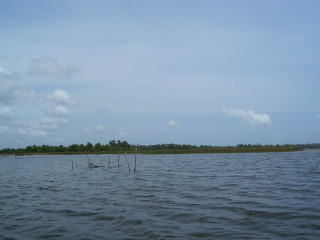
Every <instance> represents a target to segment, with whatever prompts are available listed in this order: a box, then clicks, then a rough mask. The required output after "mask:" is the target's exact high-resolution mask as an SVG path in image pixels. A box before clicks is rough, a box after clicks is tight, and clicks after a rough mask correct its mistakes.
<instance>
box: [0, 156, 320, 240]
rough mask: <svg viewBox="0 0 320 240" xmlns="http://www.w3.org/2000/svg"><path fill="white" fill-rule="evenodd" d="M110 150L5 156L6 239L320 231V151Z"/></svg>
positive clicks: (0, 180) (1, 171)
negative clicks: (144, 152) (167, 152)
mask: <svg viewBox="0 0 320 240" xmlns="http://www.w3.org/2000/svg"><path fill="white" fill-rule="evenodd" d="M108 157H109V156H108V155H89V158H90V159H91V161H92V162H94V163H95V164H97V165H98V164H99V165H100V164H101V165H104V166H105V167H103V168H95V169H88V168H87V158H86V156H85V155H80V156H75V155H72V156H24V157H23V158H19V159H16V158H15V157H14V156H7V157H2V158H0V167H1V168H0V190H1V191H0V239H21V240H25V239H320V167H319V163H320V151H303V152H292V153H259V154H257V153H249V154H192V155H138V164H137V171H136V172H134V171H132V170H131V172H129V171H128V167H127V163H126V162H125V158H124V157H123V156H121V159H120V167H118V166H117V156H116V155H111V164H110V165H109V164H108ZM71 159H72V160H73V162H74V168H73V169H72V165H71ZM133 159H134V156H133V155H131V156H128V160H129V163H130V166H131V168H133ZM108 165H109V166H108Z"/></svg>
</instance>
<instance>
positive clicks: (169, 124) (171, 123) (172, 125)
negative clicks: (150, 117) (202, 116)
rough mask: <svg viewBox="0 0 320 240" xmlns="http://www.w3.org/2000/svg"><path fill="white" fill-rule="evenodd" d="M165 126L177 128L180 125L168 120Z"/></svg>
mask: <svg viewBox="0 0 320 240" xmlns="http://www.w3.org/2000/svg"><path fill="white" fill-rule="evenodd" d="M166 125H167V126H168V127H178V126H180V125H181V124H180V123H179V122H177V121H175V120H173V119H171V120H169V121H168V122H167V123H166Z"/></svg>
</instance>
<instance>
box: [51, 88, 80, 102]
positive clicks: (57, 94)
mask: <svg viewBox="0 0 320 240" xmlns="http://www.w3.org/2000/svg"><path fill="white" fill-rule="evenodd" d="M46 99H47V100H50V101H53V102H56V103H59V104H65V105H74V104H76V101H74V100H73V99H71V97H70V94H69V93H68V92H67V91H66V90H63V89H57V90H55V91H54V92H53V93H52V94H48V95H47V96H46Z"/></svg>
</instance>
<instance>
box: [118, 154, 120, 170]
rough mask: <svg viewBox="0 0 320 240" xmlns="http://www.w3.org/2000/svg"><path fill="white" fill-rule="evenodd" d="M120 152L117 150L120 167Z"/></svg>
mask: <svg viewBox="0 0 320 240" xmlns="http://www.w3.org/2000/svg"><path fill="white" fill-rule="evenodd" d="M119 163H120V153H119V152H118V167H120V164H119Z"/></svg>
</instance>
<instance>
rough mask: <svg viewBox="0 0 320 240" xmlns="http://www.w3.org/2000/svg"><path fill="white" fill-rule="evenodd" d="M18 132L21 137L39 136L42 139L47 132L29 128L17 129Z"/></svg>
mask: <svg viewBox="0 0 320 240" xmlns="http://www.w3.org/2000/svg"><path fill="white" fill-rule="evenodd" d="M18 132H19V133H20V134H21V135H28V136H41V137H44V136H46V135H47V132H45V131H43V130H41V129H33V128H31V127H29V128H19V129H18Z"/></svg>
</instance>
